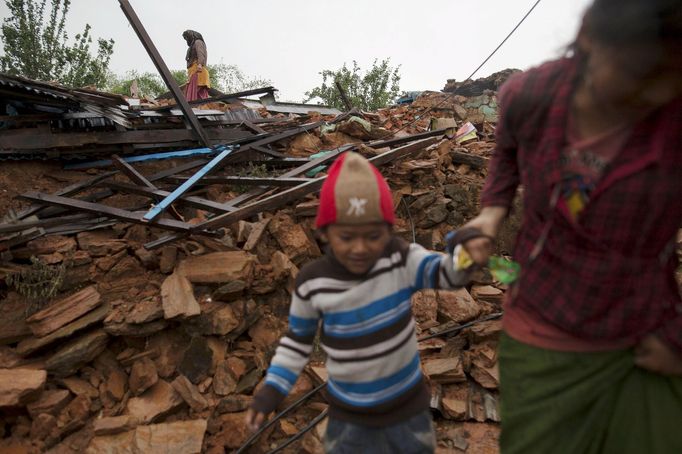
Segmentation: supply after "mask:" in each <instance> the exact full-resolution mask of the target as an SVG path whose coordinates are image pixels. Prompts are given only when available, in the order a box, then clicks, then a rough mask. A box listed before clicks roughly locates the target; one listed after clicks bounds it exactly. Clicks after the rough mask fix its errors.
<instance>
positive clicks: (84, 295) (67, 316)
mask: <svg viewBox="0 0 682 454" xmlns="http://www.w3.org/2000/svg"><path fill="white" fill-rule="evenodd" d="M101 303H102V300H101V297H100V294H99V292H98V291H97V289H96V288H95V287H94V286H90V287H86V288H84V289H83V290H81V291H79V292H77V293H74V294H73V295H69V296H67V297H64V298H62V299H60V300H57V301H56V302H55V303H53V304H50V306H48V307H47V308H45V309H43V310H41V311H39V312H36V313H35V314H33V315H32V316H30V317H29V318H27V319H26V323H27V324H28V327H29V328H30V330H31V331H32V332H33V334H34V335H36V336H38V337H43V336H47V335H48V334H50V333H52V332H54V331H57V330H58V329H60V328H61V327H63V326H64V325H66V324H68V323H70V322H72V321H74V320H76V319H77V318H79V317H81V316H82V315H84V314H87V313H88V312H90V311H91V310H93V309H94V308H96V307H97V306H99V305H100V304H101Z"/></svg>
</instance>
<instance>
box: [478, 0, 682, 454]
mask: <svg viewBox="0 0 682 454" xmlns="http://www.w3.org/2000/svg"><path fill="white" fill-rule="evenodd" d="M681 57H682V1H680V0H646V1H644V0H595V1H594V3H593V5H592V6H591V8H590V9H589V10H588V11H587V12H586V14H585V17H584V19H583V24H582V27H581V30H580V32H579V34H578V37H577V39H576V41H575V44H574V45H573V49H572V54H571V55H570V56H568V57H566V58H562V59H560V60H557V61H553V62H549V63H546V64H544V65H542V66H540V67H537V68H534V69H531V70H529V71H527V72H526V73H523V74H520V75H518V76H516V77H513V78H512V79H510V80H509V82H507V84H506V85H505V86H504V87H503V88H502V90H501V92H500V96H499V97H500V104H501V106H502V108H501V112H500V114H501V115H500V122H499V123H498V126H497V131H496V135H497V149H496V153H495V156H494V158H493V160H492V162H491V165H490V171H489V175H488V179H487V182H486V186H485V188H484V191H483V194H482V200H481V205H482V206H483V209H482V211H481V213H480V215H479V216H478V217H477V218H475V219H474V220H472V221H471V222H470V223H469V224H468V226H469V227H476V228H479V229H480V230H481V231H482V232H483V233H485V234H488V235H490V236H491V237H493V238H494V237H495V236H496V235H497V232H498V228H499V226H500V223H501V222H502V220H503V219H504V218H505V217H506V215H507V213H508V212H509V209H510V207H511V202H512V199H513V198H514V195H515V192H516V188H517V186H518V185H519V184H522V185H523V187H524V191H523V204H524V212H523V222H522V226H521V229H520V232H519V235H518V238H517V243H516V246H515V251H514V258H515V260H517V261H519V262H520V264H521V267H522V272H521V276H520V278H519V280H518V281H517V282H516V283H515V284H514V286H512V288H511V289H510V291H509V292H508V299H507V301H506V302H505V316H504V322H503V326H504V333H503V336H502V340H501V343H500V353H499V359H500V374H501V395H502V402H501V404H502V436H501V440H500V443H501V448H502V452H503V453H505V454H508V453H524V454H527V453H549V452H551V453H571V454H575V453H618V454H623V453H673V452H677V453H682V430H681V429H682V425H681V424H682V301H681V300H680V293H679V288H678V285H677V284H676V282H675V270H676V268H677V257H676V255H675V243H676V234H677V231H678V228H679V227H680V225H681V223H682V58H681ZM466 248H467V250H468V251H469V253H470V255H471V256H472V258H473V259H474V260H475V261H476V262H478V263H481V264H484V263H487V260H488V257H489V256H490V253H491V251H492V242H491V241H490V240H488V239H480V238H479V239H475V240H471V241H469V242H468V243H467V244H466Z"/></svg>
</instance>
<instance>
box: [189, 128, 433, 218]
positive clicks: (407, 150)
mask: <svg viewBox="0 0 682 454" xmlns="http://www.w3.org/2000/svg"><path fill="white" fill-rule="evenodd" d="M437 141H438V139H437V138H429V139H423V140H420V141H417V142H414V143H411V144H409V145H405V146H403V147H400V148H396V149H395V150H391V151H387V152H386V153H383V154H380V155H379V156H375V157H373V158H371V159H370V162H372V163H373V164H374V165H376V166H381V165H383V164H387V163H389V162H391V161H393V160H396V159H401V158H404V157H405V156H408V155H410V154H413V153H416V152H417V151H421V150H423V149H424V148H426V147H427V146H429V145H431V144H433V143H435V142H437ZM326 178H327V177H326V176H324V177H320V178H316V179H314V180H311V181H309V182H307V183H303V184H301V185H299V186H296V187H293V188H291V189H287V190H286V191H284V192H280V193H278V194H274V195H271V196H270V197H267V198H265V199H263V200H259V201H258V202H255V203H252V204H251V205H247V206H245V207H244V208H240V209H239V210H237V211H233V212H232V213H226V214H222V215H220V216H217V217H215V218H213V219H210V220H208V221H205V222H202V223H201V224H197V225H195V226H193V227H192V228H191V229H192V230H194V229H217V228H219V227H224V226H227V225H230V224H233V223H235V222H237V221H239V220H242V219H246V218H248V217H251V216H253V215H255V214H257V213H260V212H263V211H270V210H273V209H276V208H279V207H280V206H282V205H286V204H287V203H289V202H293V201H294V200H297V199H299V198H300V197H303V196H304V195H307V194H310V193H312V192H316V191H318V190H319V189H320V188H321V187H322V183H324V180H325V179H326Z"/></svg>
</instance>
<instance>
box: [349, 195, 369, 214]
mask: <svg viewBox="0 0 682 454" xmlns="http://www.w3.org/2000/svg"><path fill="white" fill-rule="evenodd" d="M348 203H349V204H350V206H349V207H348V212H347V213H346V215H347V216H350V215H355V216H362V215H363V214H365V205H367V199H360V198H358V197H351V198H350V199H348Z"/></svg>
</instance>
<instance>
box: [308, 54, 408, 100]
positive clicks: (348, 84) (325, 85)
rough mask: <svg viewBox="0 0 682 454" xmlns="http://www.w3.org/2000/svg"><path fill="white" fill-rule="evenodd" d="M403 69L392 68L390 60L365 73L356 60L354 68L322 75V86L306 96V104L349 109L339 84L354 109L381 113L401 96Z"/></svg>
mask: <svg viewBox="0 0 682 454" xmlns="http://www.w3.org/2000/svg"><path fill="white" fill-rule="evenodd" d="M399 71H400V65H398V66H396V67H395V68H393V67H391V66H390V59H388V58H387V59H385V60H382V61H380V62H379V61H378V59H375V60H374V63H373V64H372V67H371V68H370V69H369V70H368V71H367V72H365V73H364V74H363V73H362V70H361V69H360V67H359V66H358V63H357V62H356V61H355V60H354V61H353V67H352V68H348V67H347V66H346V64H345V63H344V64H343V66H342V67H341V68H340V69H338V70H336V71H331V70H329V69H325V70H324V71H322V72H320V75H321V76H322V85H320V86H318V87H315V88H313V89H312V90H310V91H308V92H306V93H305V97H306V98H305V99H304V100H303V102H308V101H310V100H311V99H314V98H320V99H321V100H322V102H323V103H324V104H326V105H328V106H332V107H336V108H338V109H345V108H346V106H345V104H344V103H343V100H342V99H341V95H340V93H339V90H338V88H337V87H336V82H339V84H340V85H341V88H342V89H343V91H344V92H345V93H346V96H347V97H348V100H349V101H350V103H351V104H352V105H353V107H358V108H360V109H363V110H377V109H379V108H381V107H386V106H387V105H389V104H390V103H391V102H392V101H393V100H394V99H395V97H396V96H397V95H398V93H400V72H399Z"/></svg>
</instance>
